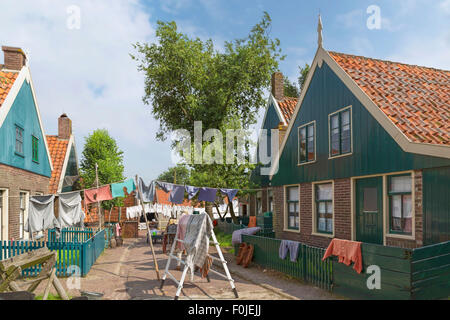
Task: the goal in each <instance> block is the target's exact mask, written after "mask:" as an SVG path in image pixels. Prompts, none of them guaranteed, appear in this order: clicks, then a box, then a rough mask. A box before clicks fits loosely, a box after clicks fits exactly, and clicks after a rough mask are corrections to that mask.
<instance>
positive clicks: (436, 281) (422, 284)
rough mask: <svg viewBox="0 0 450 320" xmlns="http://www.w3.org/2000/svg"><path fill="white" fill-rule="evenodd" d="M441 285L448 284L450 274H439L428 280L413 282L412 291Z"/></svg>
mask: <svg viewBox="0 0 450 320" xmlns="http://www.w3.org/2000/svg"><path fill="white" fill-rule="evenodd" d="M443 283H450V273H447V274H441V275H439V276H436V277H433V278H428V279H425V280H421V281H415V282H413V289H417V288H426V287H431V286H435V285H440V284H443Z"/></svg>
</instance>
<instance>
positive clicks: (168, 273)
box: [160, 228, 239, 300]
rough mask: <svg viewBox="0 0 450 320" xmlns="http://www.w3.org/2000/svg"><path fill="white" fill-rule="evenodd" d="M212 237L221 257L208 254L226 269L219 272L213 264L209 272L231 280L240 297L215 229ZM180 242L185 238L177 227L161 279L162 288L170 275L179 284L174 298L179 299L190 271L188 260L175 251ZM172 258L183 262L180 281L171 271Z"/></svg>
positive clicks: (236, 294)
mask: <svg viewBox="0 0 450 320" xmlns="http://www.w3.org/2000/svg"><path fill="white" fill-rule="evenodd" d="M211 238H212V241H213V244H214V246H215V247H216V250H217V253H218V254H219V258H217V257H214V256H212V255H210V254H208V257H210V258H211V259H213V260H216V261H220V262H221V263H222V266H223V269H224V271H225V274H222V273H220V272H218V271H216V270H213V269H212V266H211V268H210V269H209V272H212V273H214V274H217V275H219V276H220V277H222V278H225V279H227V280H228V281H229V282H230V286H231V290H232V291H233V293H234V296H235V297H236V298H239V295H238V292H237V290H236V286H235V285H234V280H233V278H231V274H230V271H229V270H228V267H227V261H226V260H225V258H224V257H223V254H222V250H221V249H220V246H219V242H218V241H217V238H216V235H215V233H214V230H212V231H211ZM178 242H181V243H184V241H183V240H180V239H178V228H177V233H176V235H175V239H174V241H173V243H172V247H171V249H170V253H169V259H167V264H166V268H165V270H164V274H163V276H162V279H161V287H160V289H162V288H163V286H164V281H165V280H166V277H167V276H169V278H171V279H172V280H173V281H174V282H175V283H176V284H177V285H178V288H177V292H176V294H175V298H174V300H178V298H179V296H180V293H181V290H182V289H183V283H184V280H185V278H186V275H187V272H188V266H187V264H186V262H185V261H183V260H182V259H181V258H179V257H177V256H176V255H175V254H174V253H175V247H176V245H177V243H178ZM172 259H175V260H177V261H178V262H180V263H182V264H183V265H184V268H183V273H182V274H181V279H180V281H178V280H177V279H176V278H175V277H174V275H172V274H171V273H170V271H169V267H170V262H171V260H172ZM206 278H207V280H208V282H209V281H210V280H209V277H208V276H206Z"/></svg>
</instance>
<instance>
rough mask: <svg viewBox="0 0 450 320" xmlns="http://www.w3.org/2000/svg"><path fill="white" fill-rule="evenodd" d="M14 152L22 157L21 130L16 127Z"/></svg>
mask: <svg viewBox="0 0 450 320" xmlns="http://www.w3.org/2000/svg"><path fill="white" fill-rule="evenodd" d="M15 151H16V153H17V154H19V155H23V128H21V127H19V126H18V125H16V148H15Z"/></svg>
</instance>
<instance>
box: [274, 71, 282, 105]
mask: <svg viewBox="0 0 450 320" xmlns="http://www.w3.org/2000/svg"><path fill="white" fill-rule="evenodd" d="M283 82H284V81H283V74H282V73H281V72H274V73H273V74H272V95H273V96H274V97H275V99H277V100H283V99H284V83H283Z"/></svg>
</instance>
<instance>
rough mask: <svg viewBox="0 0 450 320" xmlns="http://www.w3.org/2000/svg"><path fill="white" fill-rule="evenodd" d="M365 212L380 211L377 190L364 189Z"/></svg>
mask: <svg viewBox="0 0 450 320" xmlns="http://www.w3.org/2000/svg"><path fill="white" fill-rule="evenodd" d="M363 211H378V195H377V188H364V209H363Z"/></svg>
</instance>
